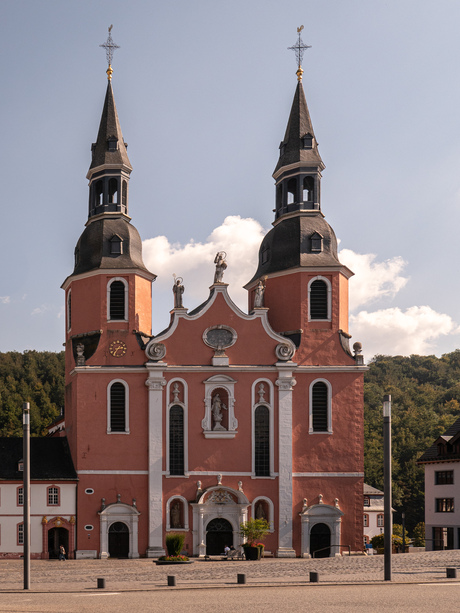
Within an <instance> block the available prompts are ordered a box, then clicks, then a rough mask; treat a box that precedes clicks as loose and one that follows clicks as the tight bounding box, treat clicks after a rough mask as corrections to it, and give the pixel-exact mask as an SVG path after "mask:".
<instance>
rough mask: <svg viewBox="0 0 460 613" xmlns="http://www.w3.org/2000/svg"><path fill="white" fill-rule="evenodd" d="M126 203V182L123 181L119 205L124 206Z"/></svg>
mask: <svg viewBox="0 0 460 613" xmlns="http://www.w3.org/2000/svg"><path fill="white" fill-rule="evenodd" d="M127 201H128V184H127V182H126V181H123V184H122V188H121V203H122V204H124V205H125V206H126V203H127Z"/></svg>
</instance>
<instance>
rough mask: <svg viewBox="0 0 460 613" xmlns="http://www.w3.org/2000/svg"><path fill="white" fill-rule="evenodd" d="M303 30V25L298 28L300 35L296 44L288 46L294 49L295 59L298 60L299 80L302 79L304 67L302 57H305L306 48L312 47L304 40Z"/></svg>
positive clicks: (297, 73)
mask: <svg viewBox="0 0 460 613" xmlns="http://www.w3.org/2000/svg"><path fill="white" fill-rule="evenodd" d="M302 30H303V26H300V27H299V28H297V34H298V36H299V39H298V41H297V43H296V44H295V45H293V46H292V47H288V49H289V50H291V49H292V50H293V51H295V59H296V60H297V66H298V68H297V72H296V75H297V80H298V81H301V80H302V75H303V69H302V59H303V54H304V52H305V49H310V48H311V45H305V44H304V42H303V40H302V36H301V34H302Z"/></svg>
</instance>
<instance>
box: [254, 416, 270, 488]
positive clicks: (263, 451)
mask: <svg viewBox="0 0 460 613" xmlns="http://www.w3.org/2000/svg"><path fill="white" fill-rule="evenodd" d="M269 418H270V412H269V410H268V407H266V406H259V407H257V409H256V410H255V414H254V422H255V423H254V471H255V473H256V477H269V476H270V420H269Z"/></svg>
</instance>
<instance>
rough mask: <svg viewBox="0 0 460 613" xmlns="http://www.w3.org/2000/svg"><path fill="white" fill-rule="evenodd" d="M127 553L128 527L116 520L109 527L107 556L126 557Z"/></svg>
mask: <svg viewBox="0 0 460 613" xmlns="http://www.w3.org/2000/svg"><path fill="white" fill-rule="evenodd" d="M128 554H129V528H128V526H127V525H126V524H124V523H123V522H121V521H117V522H115V523H114V524H112V525H111V526H110V528H109V556H110V557H111V558H127V557H128Z"/></svg>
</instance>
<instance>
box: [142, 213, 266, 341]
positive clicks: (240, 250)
mask: <svg viewBox="0 0 460 613" xmlns="http://www.w3.org/2000/svg"><path fill="white" fill-rule="evenodd" d="M265 232H266V231H265V230H264V229H263V228H262V226H261V225H260V224H259V222H257V221H255V220H254V219H243V218H241V217H240V216H237V215H233V216H229V217H226V218H225V219H224V222H223V223H222V225H221V226H219V227H217V228H216V229H215V230H213V232H212V233H211V234H210V235H209V236H208V238H207V239H206V241H204V242H202V243H199V242H195V241H194V240H193V239H191V240H190V241H189V242H188V243H187V244H185V245H181V244H178V243H170V242H169V240H168V239H167V238H166V236H157V237H155V238H150V239H147V240H145V241H143V255H144V262H145V265H146V266H147V268H148V269H149V270H151V271H152V272H155V273H157V274H158V278H157V280H156V281H155V283H154V285H153V288H154V330H156V332H158V331H159V330H160V329H161V327H162V326H164V325H165V323H167V319H168V318H166V319H165V317H164V314H165V313H166V314H168V313H169V311H170V310H171V309H172V307H173V293H172V286H173V274H176V275H177V276H180V277H183V279H184V285H185V294H184V306H186V307H187V308H189V310H191V309H193V308H194V307H196V306H198V305H199V304H201V302H203V301H204V300H206V298H207V297H208V295H209V286H210V285H212V283H213V280H214V270H215V267H214V257H215V255H216V253H217V252H218V251H225V252H226V254H227V257H226V261H227V264H228V268H227V270H226V271H225V274H224V282H225V283H229V284H230V287H229V294H230V296H231V298H232V300H234V301H235V302H236V304H237V305H238V306H239V307H240V308H241V309H243V310H247V292H246V290H244V289H243V287H242V286H243V285H244V284H245V283H247V282H248V281H249V280H250V279H251V277H252V276H253V274H254V273H255V271H256V267H257V261H258V252H259V246H260V243H261V241H262V238H263V237H264V235H265ZM157 314H158V316H157ZM158 326H160V327H158Z"/></svg>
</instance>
